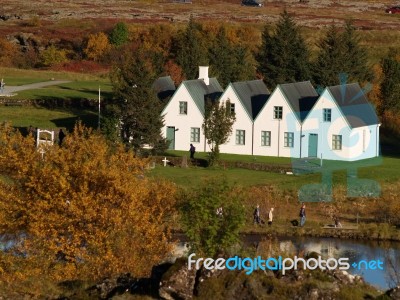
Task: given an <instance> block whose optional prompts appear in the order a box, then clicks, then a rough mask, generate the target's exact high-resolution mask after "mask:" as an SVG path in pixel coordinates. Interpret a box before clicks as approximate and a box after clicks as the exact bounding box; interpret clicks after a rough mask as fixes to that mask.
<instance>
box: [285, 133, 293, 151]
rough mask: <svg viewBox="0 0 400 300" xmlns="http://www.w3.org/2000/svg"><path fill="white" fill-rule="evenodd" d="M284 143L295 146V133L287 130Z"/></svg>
mask: <svg viewBox="0 0 400 300" xmlns="http://www.w3.org/2000/svg"><path fill="white" fill-rule="evenodd" d="M284 145H285V147H291V148H293V145H294V133H293V132H285V135H284Z"/></svg>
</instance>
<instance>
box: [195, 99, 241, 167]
mask: <svg viewBox="0 0 400 300" xmlns="http://www.w3.org/2000/svg"><path fill="white" fill-rule="evenodd" d="M235 120H236V117H235V114H234V113H233V112H231V108H230V101H229V100H228V101H226V102H221V103H219V102H212V101H210V100H207V101H206V105H205V115H204V121H203V124H202V128H203V132H204V136H205V138H206V141H207V144H208V146H209V147H210V149H211V154H210V158H209V164H210V165H213V164H214V163H215V162H217V161H218V159H219V146H220V145H222V144H225V143H226V142H227V141H228V139H229V136H230V135H231V133H232V126H233V123H234V122H235Z"/></svg>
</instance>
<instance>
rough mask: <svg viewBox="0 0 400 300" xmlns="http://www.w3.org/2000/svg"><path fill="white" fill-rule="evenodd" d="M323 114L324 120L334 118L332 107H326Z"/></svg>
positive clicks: (328, 120) (327, 120)
mask: <svg viewBox="0 0 400 300" xmlns="http://www.w3.org/2000/svg"><path fill="white" fill-rule="evenodd" d="M323 114H324V115H323V117H324V122H330V121H331V120H332V109H330V108H324V111H323Z"/></svg>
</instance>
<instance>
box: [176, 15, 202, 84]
mask: <svg viewBox="0 0 400 300" xmlns="http://www.w3.org/2000/svg"><path fill="white" fill-rule="evenodd" d="M202 35H203V29H202V27H201V25H200V24H198V23H196V22H194V20H193V18H190V21H189V24H188V25H187V27H186V30H185V31H184V32H183V33H181V34H180V35H179V36H178V38H177V41H176V48H175V50H174V52H175V56H176V62H177V63H178V64H179V66H180V67H181V68H182V70H183V73H184V75H185V77H186V79H189V80H190V79H195V78H197V75H198V68H199V66H200V65H208V58H207V48H206V46H205V44H206V43H203V42H202Z"/></svg>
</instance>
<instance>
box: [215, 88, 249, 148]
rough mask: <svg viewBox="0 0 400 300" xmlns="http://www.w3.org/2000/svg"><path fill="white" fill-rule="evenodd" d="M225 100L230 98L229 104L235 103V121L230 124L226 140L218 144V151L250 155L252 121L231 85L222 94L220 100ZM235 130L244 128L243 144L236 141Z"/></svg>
mask: <svg viewBox="0 0 400 300" xmlns="http://www.w3.org/2000/svg"><path fill="white" fill-rule="evenodd" d="M227 100H230V103H231V104H235V115H236V121H235V123H234V124H233V126H232V133H231V136H230V137H229V140H228V142H227V143H225V144H223V145H221V146H220V152H221V153H232V154H245V155H251V153H252V149H251V148H252V131H253V129H252V127H253V122H252V120H251V118H250V117H249V115H248V114H247V112H246V110H245V108H244V106H243V104H242V102H241V101H240V100H239V98H238V96H237V95H236V93H235V91H234V90H233V88H232V87H231V85H229V86H228V88H227V89H226V90H225V92H224V93H223V94H222V96H221V98H220V102H225V101H227ZM237 130H244V144H238V143H237V140H236V134H237Z"/></svg>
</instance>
